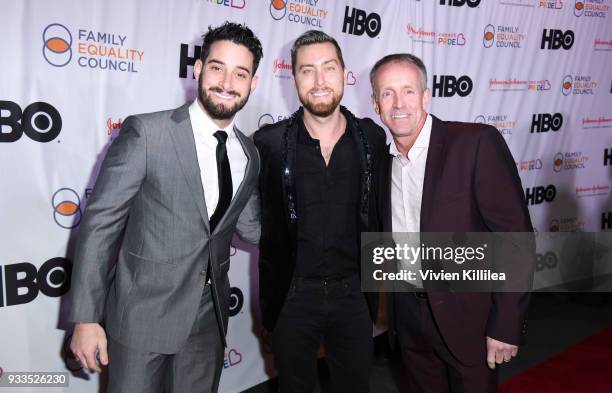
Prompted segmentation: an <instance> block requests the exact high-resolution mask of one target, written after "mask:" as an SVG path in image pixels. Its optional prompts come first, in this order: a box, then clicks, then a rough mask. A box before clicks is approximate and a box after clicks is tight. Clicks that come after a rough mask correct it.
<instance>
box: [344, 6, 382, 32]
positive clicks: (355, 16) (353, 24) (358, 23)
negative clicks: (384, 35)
mask: <svg viewBox="0 0 612 393" xmlns="http://www.w3.org/2000/svg"><path fill="white" fill-rule="evenodd" d="M349 10H350V7H349V6H346V8H345V9H344V24H343V25H342V32H343V33H347V32H348V34H353V35H363V33H366V34H367V35H368V36H370V37H371V38H374V37H376V36H377V35H378V33H380V29H381V28H382V24H381V21H380V15H378V14H377V13H374V12H372V13H371V14H369V15H368V14H366V12H365V11H364V10H360V9H358V8H353V10H352V11H351V13H350V14H349Z"/></svg>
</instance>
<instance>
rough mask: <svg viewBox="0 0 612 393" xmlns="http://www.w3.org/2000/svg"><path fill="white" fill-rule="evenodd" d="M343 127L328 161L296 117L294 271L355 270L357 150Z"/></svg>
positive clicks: (318, 274) (330, 275)
mask: <svg viewBox="0 0 612 393" xmlns="http://www.w3.org/2000/svg"><path fill="white" fill-rule="evenodd" d="M351 132H355V131H353V130H350V129H349V128H348V127H347V129H346V130H345V132H344V134H343V135H342V136H341V137H340V139H339V140H338V142H337V143H336V145H335V146H334V149H333V151H332V154H331V158H330V160H329V164H328V165H327V166H326V165H325V160H324V159H323V155H322V154H321V148H320V144H319V140H317V139H313V138H312V137H311V136H310V134H309V133H308V131H307V130H306V127H305V126H304V122H303V120H302V119H300V121H299V132H298V138H297V151H296V164H295V173H296V177H295V184H296V199H297V215H298V221H297V255H296V271H295V276H296V277H306V278H323V279H338V278H346V277H349V276H352V275H355V274H358V273H359V241H360V239H359V235H360V233H359V195H360V179H361V174H360V164H359V162H360V161H359V156H358V150H357V147H356V146H355V142H354V138H352V137H351Z"/></svg>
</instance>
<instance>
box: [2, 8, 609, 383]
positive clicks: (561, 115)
mask: <svg viewBox="0 0 612 393" xmlns="http://www.w3.org/2000/svg"><path fill="white" fill-rule="evenodd" d="M611 4H612V1H610V0H563V1H552V0H550V1H546V0H435V1H434V0H420V1H419V0H409V1H408V0H388V1H366V0H359V1H358V0H355V1H332V0H286V1H284V0H272V1H268V0H181V1H165V0H134V1H122V0H105V1H92V0H90V1H82V0H56V1H52V2H50V1H44V0H4V1H2V4H1V5H0V114H1V117H0V125H1V133H0V179H1V182H0V187H1V192H0V223H1V226H0V244H1V247H0V321H1V323H0V368H1V369H2V370H3V371H4V372H9V371H69V372H70V373H71V374H70V386H69V387H67V388H64V389H63V391H64V392H79V393H82V392H96V391H98V390H99V389H101V388H102V389H103V386H104V380H100V379H99V378H98V377H97V376H96V375H89V374H87V373H84V372H83V371H82V370H80V368H79V366H78V365H77V364H75V363H74V361H73V360H72V359H71V358H70V357H69V356H68V355H67V354H66V343H67V342H68V340H69V338H70V334H71V329H72V326H70V324H68V323H67V322H66V311H67V309H68V308H69V307H70V305H69V304H67V300H66V296H65V295H66V293H67V292H68V291H69V290H70V285H69V276H70V270H71V257H72V250H73V248H74V242H75V237H76V234H77V232H78V228H79V222H80V220H81V215H82V212H83V209H84V206H85V205H86V204H87V199H88V197H89V196H90V192H91V189H92V187H93V184H94V183H95V180H96V175H97V169H98V167H99V164H100V162H101V160H102V159H103V157H104V154H105V151H106V149H107V148H108V145H109V144H110V143H111V142H112V140H113V138H114V137H116V135H117V133H118V132H119V130H120V128H121V122H122V119H125V117H126V116H128V115H130V114H134V113H141V112H150V111H157V110H161V109H168V108H173V107H176V106H179V105H180V104H182V103H184V102H186V101H190V100H193V99H194V97H195V94H196V91H197V89H196V82H195V80H194V79H193V69H192V66H193V63H194V61H195V59H196V58H197V57H198V56H199V53H200V46H199V45H200V44H201V39H200V36H201V34H202V33H203V32H205V31H206V30H207V27H208V26H209V25H213V26H216V25H219V24H221V23H222V22H223V21H225V20H230V21H235V22H240V23H246V24H247V25H248V26H250V27H251V28H252V29H253V30H254V31H255V33H256V34H257V35H258V36H259V38H260V39H261V41H262V43H263V47H264V58H263V60H262V62H261V64H260V68H259V70H258V72H257V75H258V77H259V84H258V87H257V90H256V91H255V92H254V93H253V94H252V95H251V98H250V100H249V102H248V104H247V106H246V107H245V108H244V110H243V111H242V112H241V113H240V114H239V117H238V119H237V124H238V126H239V127H240V128H241V129H242V130H243V131H245V132H246V133H247V134H251V133H253V132H254V131H255V130H256V129H257V128H258V127H259V126H261V125H263V124H265V123H271V122H276V121H278V120H280V119H283V118H285V117H286V116H288V115H289V114H291V113H292V112H293V111H294V110H295V109H296V108H297V107H298V104H299V101H298V99H297V96H296V93H295V89H294V82H293V80H292V75H291V58H290V53H289V50H290V47H291V44H292V42H293V41H294V39H295V38H296V37H298V36H299V35H300V34H301V33H302V32H304V31H306V30H308V29H320V30H323V31H325V32H327V33H329V34H331V35H332V36H334V37H335V38H336V39H337V40H338V42H339V43H340V46H341V47H342V49H343V51H344V56H345V62H346V66H347V69H348V74H347V78H346V87H345V95H344V100H343V104H344V105H345V106H347V107H348V108H349V109H351V110H352V111H353V112H354V113H356V114H357V115H359V116H361V117H365V116H368V117H372V118H374V119H375V120H376V121H379V120H378V118H377V116H376V115H375V113H374V112H373V110H372V107H371V99H370V94H371V90H370V85H369V79H368V73H369V71H370V68H371V66H372V65H373V64H374V63H375V61H376V60H377V59H379V58H380V57H382V56H384V55H386V54H388V53H392V52H410V53H414V54H416V55H418V56H420V57H421V58H422V59H423V60H424V62H425V64H426V65H427V67H428V71H429V78H428V79H429V80H428V85H429V88H430V89H431V91H432V96H433V99H432V104H431V112H432V113H434V114H436V115H437V116H438V117H440V118H442V119H446V120H460V121H468V122H480V123H487V124H491V125H493V126H495V127H497V129H499V132H500V133H501V134H502V135H503V136H504V138H505V139H506V142H507V143H508V145H509V146H510V148H511V150H512V153H513V154H514V158H515V161H516V165H517V167H518V170H519V173H520V176H521V178H522V181H523V188H524V192H525V200H526V203H527V204H528V205H529V211H530V212H531V215H532V218H533V221H534V224H535V226H536V228H537V230H538V231H541V232H548V231H601V230H610V229H611V228H612V203H611V195H612V194H611V189H610V187H611V186H612V16H611V15H610V13H611V10H610V6H611ZM538 252H539V253H540V254H541V255H540V257H541V261H543V262H546V263H541V264H540V265H539V268H546V267H547V266H549V265H551V264H553V263H554V259H555V258H556V254H555V253H556V252H555V250H539V251H538ZM232 255H233V256H232V265H231V271H230V276H231V283H232V287H233V288H232V314H231V315H232V317H231V319H230V326H229V338H228V347H227V349H226V354H225V359H224V365H223V367H224V370H223V375H222V381H221V391H223V392H238V391H241V390H244V389H246V388H248V387H249V386H252V385H255V384H257V383H259V382H262V381H264V380H266V379H268V378H270V377H271V376H272V375H273V373H274V369H273V363H272V361H271V358H270V356H269V350H268V348H267V346H266V345H265V343H264V342H263V341H262V340H261V339H260V338H259V336H260V332H261V325H260V322H259V318H258V299H257V293H258V284H257V256H256V248H254V247H251V248H249V247H247V246H245V245H242V244H240V243H239V242H236V243H235V244H234V248H233V249H232ZM194 367H197V365H194ZM35 390H36V389H35V388H30V390H29V389H28V388H23V389H22V390H20V391H22V392H24V393H25V392H27V391H35ZM60 391H61V389H60Z"/></svg>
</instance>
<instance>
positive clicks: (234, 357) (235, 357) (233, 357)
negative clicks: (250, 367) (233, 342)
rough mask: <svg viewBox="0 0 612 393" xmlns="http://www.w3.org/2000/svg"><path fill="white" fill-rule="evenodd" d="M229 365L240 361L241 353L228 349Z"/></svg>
mask: <svg viewBox="0 0 612 393" xmlns="http://www.w3.org/2000/svg"><path fill="white" fill-rule="evenodd" d="M227 359H228V360H229V364H230V366H234V365H236V364H238V363H240V362H241V361H242V354H241V353H240V352H238V351H236V350H235V349H230V351H229V352H228V354H227Z"/></svg>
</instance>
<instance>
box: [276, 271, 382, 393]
mask: <svg viewBox="0 0 612 393" xmlns="http://www.w3.org/2000/svg"><path fill="white" fill-rule="evenodd" d="M321 342H323V343H324V344H325V348H326V361H327V365H328V367H329V373H330V378H331V383H332V390H333V391H334V392H338V393H339V392H351V393H361V392H363V393H367V392H369V390H370V388H369V384H370V369H371V367H372V356H373V339H372V320H371V318H370V314H369V311H368V306H367V304H366V300H365V296H364V294H363V293H362V292H361V285H360V280H359V277H358V276H357V275H355V276H353V277H350V278H347V279H342V280H329V281H328V280H322V279H305V278H295V279H294V280H293V282H292V284H291V288H290V290H289V293H288V295H287V299H286V301H285V305H284V306H283V309H282V311H281V314H280V316H279V319H278V322H277V324H276V326H275V328H274V331H273V332H272V341H271V343H272V350H273V352H274V358H275V365H276V369H277V370H278V378H279V392H280V393H302V392H303V393H306V392H308V393H311V392H312V391H313V390H314V388H315V383H316V378H317V353H318V350H319V346H320V344H321Z"/></svg>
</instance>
